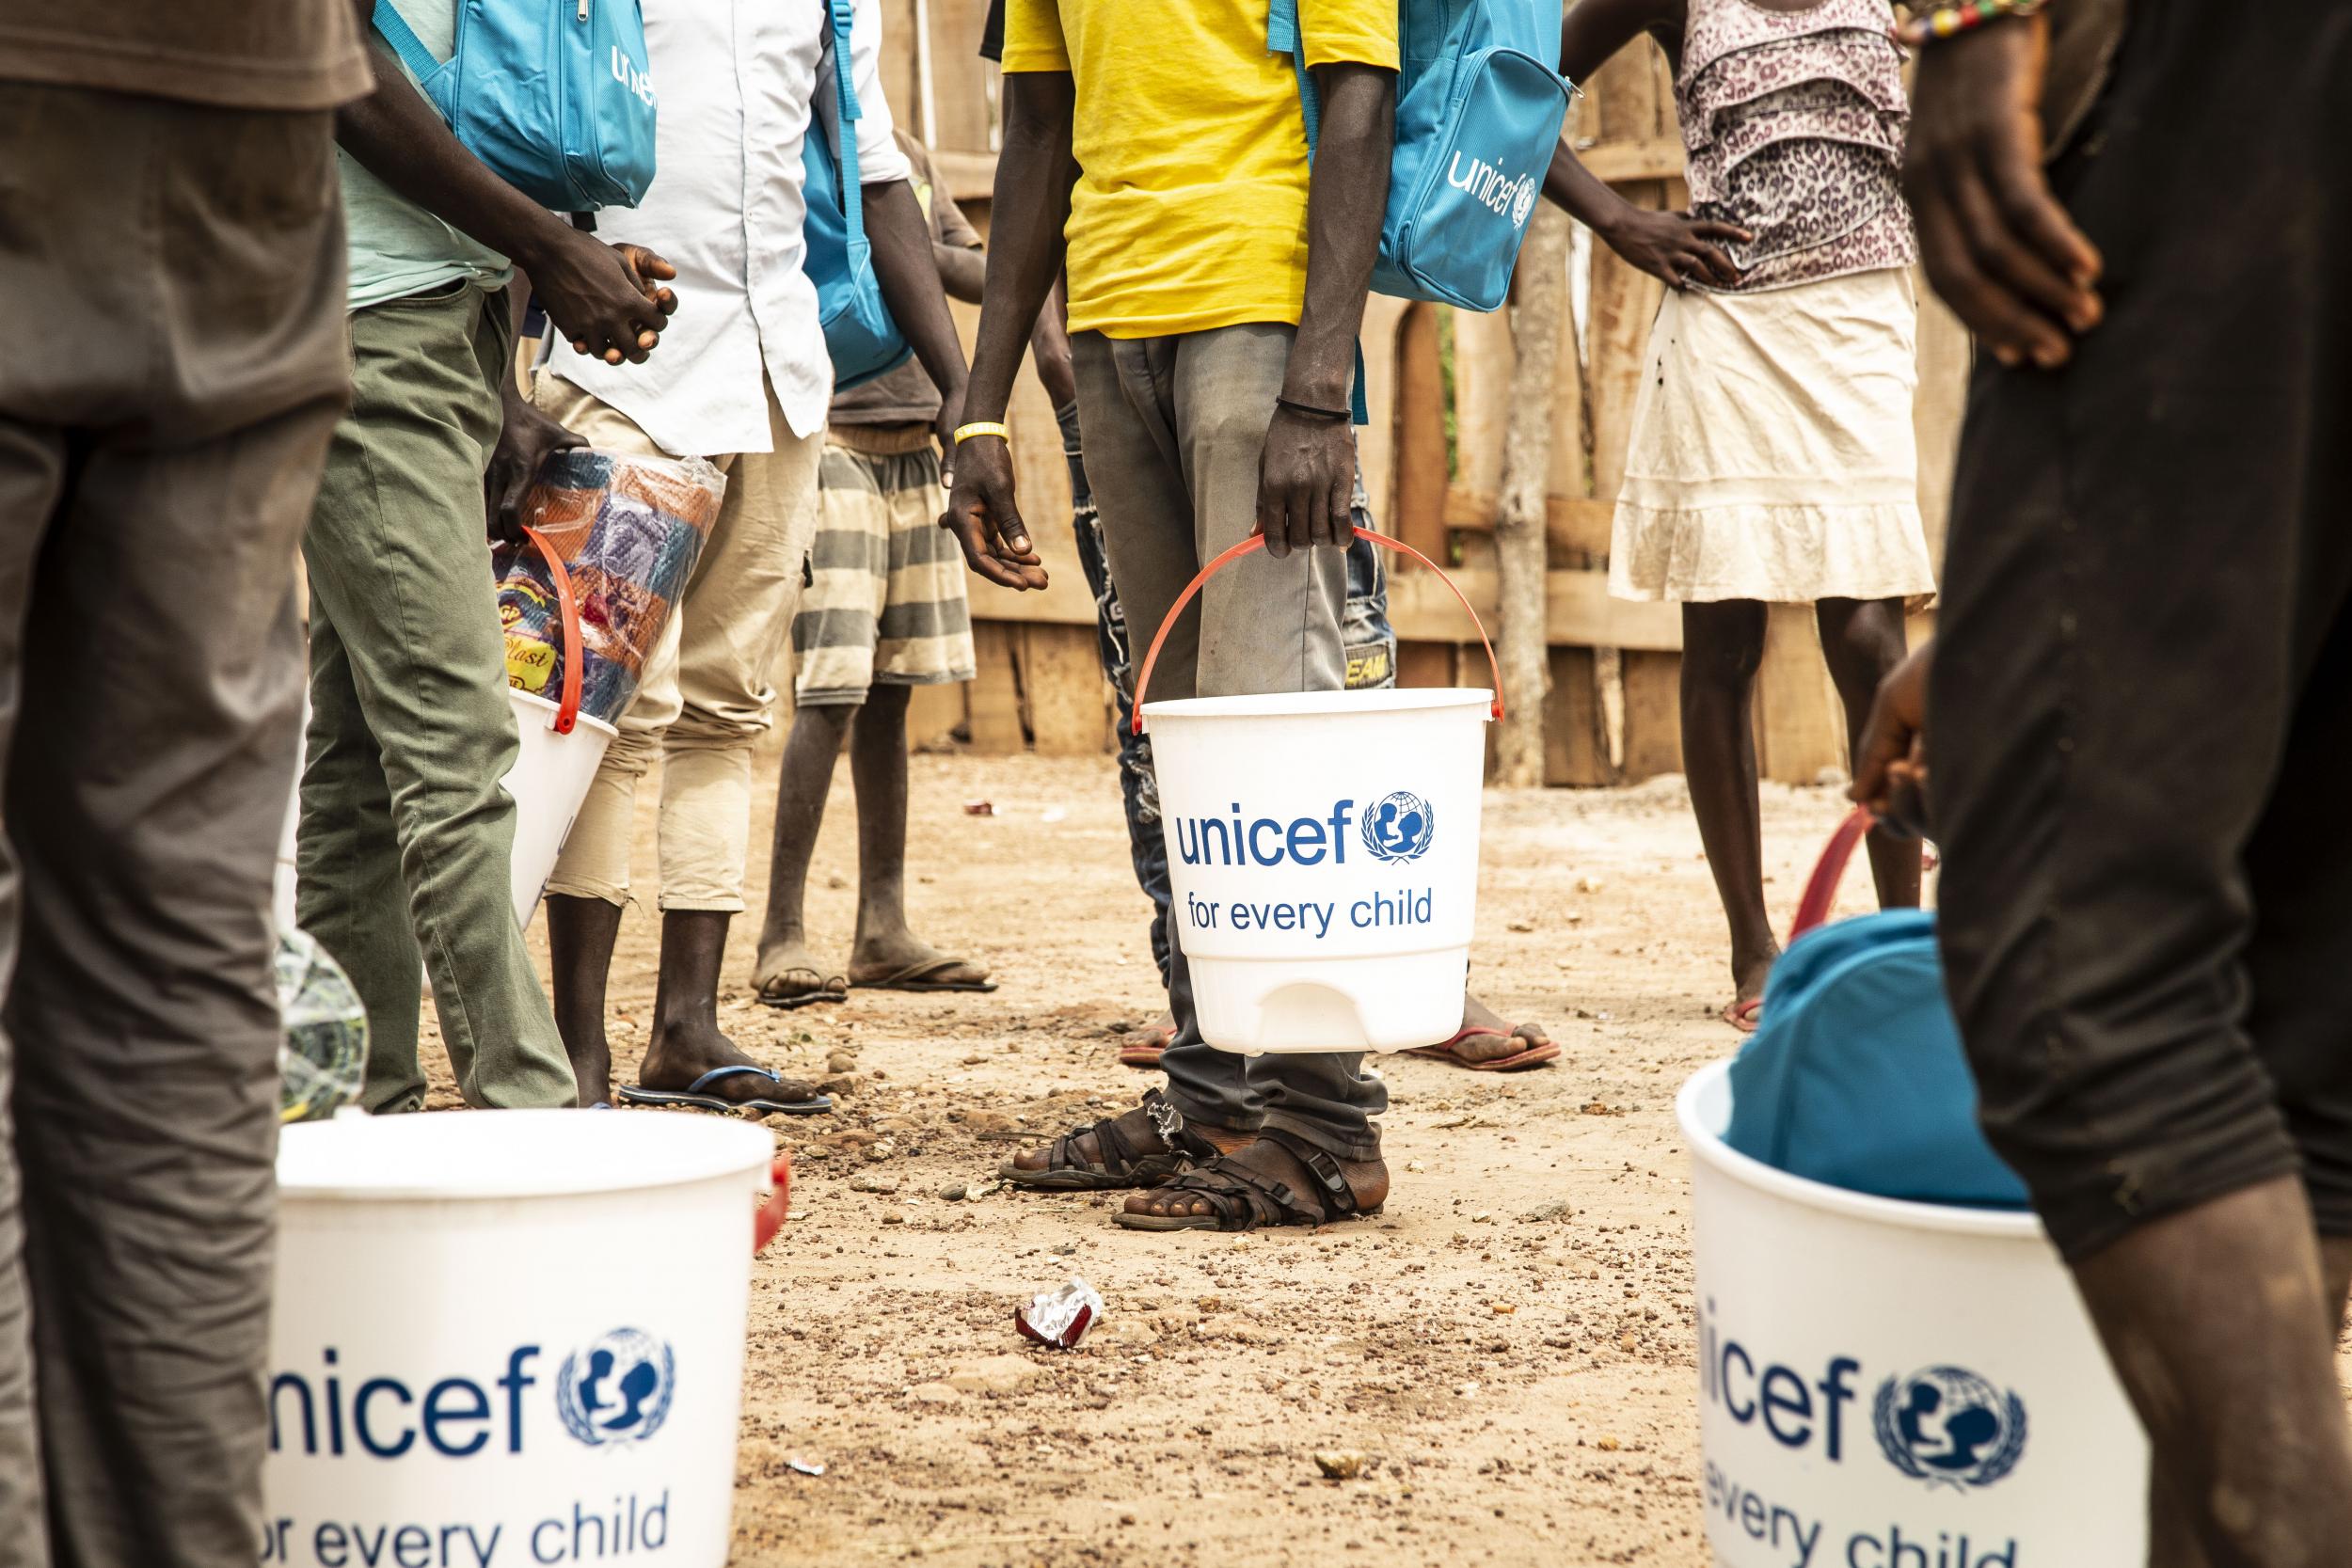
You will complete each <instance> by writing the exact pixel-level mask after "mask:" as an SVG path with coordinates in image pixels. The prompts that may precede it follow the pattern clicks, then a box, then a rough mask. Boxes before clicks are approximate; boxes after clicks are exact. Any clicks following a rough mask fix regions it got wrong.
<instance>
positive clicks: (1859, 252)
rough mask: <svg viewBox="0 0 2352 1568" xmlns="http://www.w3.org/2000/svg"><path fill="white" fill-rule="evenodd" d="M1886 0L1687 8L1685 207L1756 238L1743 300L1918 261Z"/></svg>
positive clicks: (1740, 0) (1743, 256)
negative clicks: (1792, 7) (1790, 7)
mask: <svg viewBox="0 0 2352 1568" xmlns="http://www.w3.org/2000/svg"><path fill="white" fill-rule="evenodd" d="M1893 20H1894V19H1893V16H1892V15H1891V13H1890V11H1889V8H1888V7H1887V5H1886V0H1819V3H1818V4H1816V5H1814V6H1812V7H1810V8H1806V9H1804V10H1799V11H1772V10H1767V9H1765V8H1762V7H1761V6H1757V5H1754V4H1751V3H1750V0H1690V20H1689V22H1688V24H1687V25H1686V26H1685V28H1684V31H1683V40H1682V67H1681V71H1680V73H1679V74H1678V75H1677V78H1676V81H1675V107H1676V109H1677V112H1678V113H1679V115H1680V117H1681V120H1682V141H1683V147H1684V150H1686V152H1687V153H1688V155H1689V158H1688V165H1687V172H1688V180H1689V183H1690V187H1691V206H1692V212H1694V213H1695V214H1698V215H1699V216H1701V217H1709V218H1718V219H1721V220H1723V221H1724V222H1727V223H1736V224H1738V225H1739V226H1740V228H1742V229H1745V230H1748V231H1749V232H1750V233H1751V234H1753V235H1755V239H1754V240H1753V241H1752V242H1750V243H1748V244H1745V245H1725V246H1724V249H1725V250H1726V251H1727V252H1728V253H1729V254H1730V256H1731V259H1732V261H1734V262H1735V263H1737V264H1738V266H1739V267H1740V282H1739V284H1738V286H1737V292H1740V293H1747V292H1752V291H1755V290H1759V289H1785V288H1788V287H1789V286H1790V285H1791V284H1796V283H1811V282H1816V281H1818V280H1820V279H1821V278H1824V277H1843V276H1845V275H1846V274H1848V273H1856V272H1871V271H1875V270H1877V269H1879V268H1881V267H1903V266H1909V265H1910V264H1911V263H1912V262H1913V261H1916V260H1917V259H1918V254H1919V247H1918V241H1917V239H1916V238H1915V235H1914V234H1913V232H1912V228H1911V213H1910V210H1909V209H1908V208H1906V207H1905V206H1904V205H1903V198H1902V189H1901V184H1900V179H1899V176H1900V173H1901V168H1902V149H1903V133H1904V131H1905V129H1906V128H1907V127H1908V125H1909V123H1910V119H1911V110H1910V104H1909V103H1908V102H1907V101H1906V100H1905V98H1904V96H1903V84H1902V74H1901V55H1900V54H1899V52H1898V50H1897V49H1896V47H1895V43H1894V40H1892V39H1890V38H1889V37H1888V36H1887V29H1888V27H1889V26H1890V25H1892V24H1893Z"/></svg>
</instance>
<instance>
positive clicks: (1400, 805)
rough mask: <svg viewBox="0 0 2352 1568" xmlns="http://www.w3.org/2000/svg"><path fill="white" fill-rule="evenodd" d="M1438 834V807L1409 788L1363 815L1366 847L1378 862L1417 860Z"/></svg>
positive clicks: (1427, 849)
mask: <svg viewBox="0 0 2352 1568" xmlns="http://www.w3.org/2000/svg"><path fill="white" fill-rule="evenodd" d="M1437 832H1438V812H1437V808H1436V807H1434V806H1432V805H1431V804H1430V803H1429V802H1428V801H1426V800H1422V798H1421V797H1420V796H1418V795H1416V794H1414V793H1413V792H1412V791H1411V790H1409V789H1400V790H1398V791H1397V792H1396V793H1395V794H1393V795H1384V796H1382V797H1381V798H1380V799H1379V800H1375V801H1374V802H1373V804H1372V809H1371V810H1369V811H1367V812H1365V813H1364V847H1365V848H1367V849H1369V850H1371V851H1372V857H1373V859H1375V860H1381V861H1417V860H1419V859H1421V858H1422V856H1423V855H1425V854H1427V853H1428V852H1429V841H1430V839H1431V838H1433V837H1435V836H1436V834H1437Z"/></svg>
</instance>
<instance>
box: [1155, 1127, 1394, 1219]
mask: <svg viewBox="0 0 2352 1568" xmlns="http://www.w3.org/2000/svg"><path fill="white" fill-rule="evenodd" d="M1262 1135H1263V1136H1269V1137H1272V1136H1275V1135H1274V1134H1271V1133H1268V1134H1262ZM1276 1141H1278V1142H1279V1143H1280V1144H1281V1146H1282V1147H1283V1148H1287V1149H1289V1150H1290V1151H1291V1153H1292V1154H1294V1155H1295V1156H1296V1157H1297V1160H1298V1163H1299V1164H1302V1165H1305V1166H1306V1167H1307V1174H1308V1175H1309V1176H1310V1177H1311V1178H1312V1179H1313V1180H1314V1183H1315V1190H1314V1191H1313V1192H1311V1193H1309V1194H1306V1195H1301V1194H1300V1193H1298V1192H1297V1191H1296V1190H1295V1189H1294V1188H1293V1187H1292V1186H1291V1184H1290V1183H1289V1182H1287V1181H1279V1180H1274V1179H1273V1178H1271V1177H1268V1176H1265V1175H1263V1174H1262V1173H1260V1172H1258V1171H1254V1170H1251V1169H1249V1168H1248V1166H1246V1165H1240V1164H1235V1163H1233V1162H1232V1161H1231V1160H1227V1159H1223V1158H1219V1159H1216V1160H1212V1161H1210V1162H1209V1163H1208V1164H1203V1165H1200V1167H1198V1168H1197V1169H1193V1170H1188V1171H1185V1172H1184V1174H1182V1175H1180V1176H1178V1177H1176V1178H1174V1179H1173V1180H1169V1181H1167V1182H1165V1183H1163V1184H1162V1185H1161V1188H1160V1190H1161V1191H1162V1192H1164V1193H1183V1194H1185V1195H1186V1196H1193V1197H1198V1198H1200V1199H1201V1200H1202V1201H1204V1202H1205V1203H1207V1204H1208V1205H1209V1207H1210V1208H1211V1209H1213V1210H1214V1211H1216V1212H1214V1213H1208V1214H1131V1213H1128V1212H1125V1211H1123V1210H1122V1211H1121V1212H1119V1213H1117V1214H1115V1215H1113V1216H1112V1218H1113V1219H1114V1220H1116V1221H1117V1222H1118V1223H1119V1224H1120V1225H1122V1226H1124V1227H1127V1228H1128V1229H1130V1230H1228V1231H1231V1230H1263V1229H1269V1228H1273V1227H1281V1226H1304V1227H1310V1228H1311V1227H1316V1226H1323V1225H1329V1224H1330V1223H1332V1222H1333V1221H1334V1220H1368V1219H1371V1218H1372V1217H1374V1216H1375V1215H1376V1214H1378V1213H1379V1212H1380V1210H1381V1207H1382V1206H1381V1205H1379V1204H1375V1205H1374V1206H1373V1207H1371V1208H1369V1209H1367V1208H1365V1207H1364V1206H1363V1205H1362V1204H1360V1203H1359V1202H1357V1201H1356V1190H1355V1189H1354V1188H1353V1187H1350V1186H1349V1185H1348V1184H1347V1175H1346V1173H1345V1172H1344V1171H1343V1170H1341V1169H1340V1163H1339V1161H1338V1160H1336V1159H1334V1158H1333V1157H1332V1156H1331V1155H1330V1154H1328V1153H1327V1152H1326V1151H1325V1150H1323V1149H1320V1148H1312V1147H1311V1146H1309V1145H1306V1144H1303V1143H1300V1142H1297V1141H1296V1140H1295V1139H1291V1138H1279V1137H1277V1138H1276Z"/></svg>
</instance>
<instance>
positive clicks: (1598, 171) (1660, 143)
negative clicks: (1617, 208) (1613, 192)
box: [1576, 136, 1684, 185]
mask: <svg viewBox="0 0 2352 1568" xmlns="http://www.w3.org/2000/svg"><path fill="white" fill-rule="evenodd" d="M1576 157H1577V162H1579V163H1581V164H1582V165H1583V166H1585V167H1586V168H1587V169H1589V170H1591V171H1592V175H1593V178H1594V179H1596V180H1600V181H1605V182H1608V183H1609V184H1612V185H1623V184H1628V183H1630V182H1635V181H1640V180H1671V179H1674V178H1675V177H1676V176H1677V175H1679V174H1680V173H1681V172H1682V161H1683V157H1684V152H1683V149H1682V138H1681V137H1679V136H1671V137H1669V136H1641V137H1636V138H1633V139H1630V140H1623V141H1594V142H1589V143H1587V144H1585V145H1583V146H1581V147H1579V148H1578V149H1577V150H1576Z"/></svg>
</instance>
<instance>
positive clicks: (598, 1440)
mask: <svg viewBox="0 0 2352 1568" xmlns="http://www.w3.org/2000/svg"><path fill="white" fill-rule="evenodd" d="M676 1389H677V1357H676V1356H675V1354H672V1352H671V1350H670V1347H669V1345H668V1344H666V1343H664V1342H663V1341H662V1340H660V1339H657V1338H654V1337H653V1336H652V1335H650V1334H648V1333H646V1332H645V1331H644V1329H642V1328H616V1329H614V1330H613V1331H612V1333H610V1334H607V1335H604V1336H603V1337H601V1338H598V1339H597V1340H596V1342H595V1343H594V1344H592V1345H590V1346H589V1347H588V1348H587V1349H586V1350H584V1351H574V1352H573V1353H572V1354H569V1355H566V1356H565V1357H564V1369H563V1370H562V1371H560V1372H558V1373H557V1374H556V1379H555V1409H556V1413H557V1414H558V1415H560V1416H562V1417H563V1418H564V1431H565V1432H568V1433H571V1434H572V1435H573V1436H574V1437H577V1438H579V1439H580V1441H581V1442H583V1443H585V1444H587V1445H588V1446H589V1447H590V1448H592V1449H601V1448H631V1447H634V1446H635V1445H637V1444H639V1443H642V1442H644V1440H645V1439H646V1438H648V1437H651V1436H652V1435H653V1434H654V1433H656V1432H658V1431H660V1428H661V1423H662V1421H663V1419H664V1418H667V1417H668V1415H669V1414H670V1396H671V1395H672V1394H673V1393H675V1391H676Z"/></svg>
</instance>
